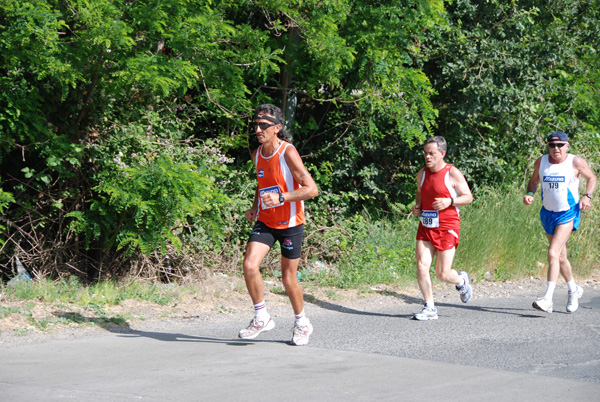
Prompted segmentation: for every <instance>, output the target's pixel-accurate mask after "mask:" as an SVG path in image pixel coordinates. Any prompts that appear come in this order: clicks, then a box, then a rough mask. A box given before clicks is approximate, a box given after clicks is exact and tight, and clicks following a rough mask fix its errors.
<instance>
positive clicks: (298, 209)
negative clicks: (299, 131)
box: [254, 141, 304, 229]
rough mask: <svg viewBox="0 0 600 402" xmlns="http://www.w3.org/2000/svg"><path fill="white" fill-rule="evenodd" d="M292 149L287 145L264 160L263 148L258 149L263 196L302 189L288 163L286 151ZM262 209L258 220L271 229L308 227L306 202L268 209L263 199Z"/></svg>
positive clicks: (257, 167) (284, 143) (285, 143)
mask: <svg viewBox="0 0 600 402" xmlns="http://www.w3.org/2000/svg"><path fill="white" fill-rule="evenodd" d="M288 147H293V145H292V144H290V143H288V142H285V141H284V142H283V143H282V144H281V145H280V146H279V148H278V149H277V151H276V152H275V153H274V154H273V155H271V156H269V157H264V156H263V154H262V149H263V147H262V145H261V146H260V147H259V148H258V151H257V152H256V157H255V160H254V165H255V166H256V175H257V177H258V191H259V195H261V194H264V193H277V194H282V193H286V192H289V191H294V190H297V189H299V188H300V187H301V185H300V183H298V182H297V181H296V179H295V178H294V175H293V174H292V171H291V170H290V168H289V166H288V164H287V162H286V161H285V150H286V149H287V148H288ZM258 205H259V208H258V217H257V219H258V220H259V221H261V222H262V223H264V224H265V225H267V226H268V227H270V228H273V229H286V228H292V227H295V226H298V225H301V224H303V223H304V202H303V201H294V202H284V203H283V204H278V205H275V206H274V207H267V206H266V205H264V204H263V202H262V201H261V200H260V199H259V203H258Z"/></svg>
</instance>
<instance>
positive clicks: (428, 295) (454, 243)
mask: <svg viewBox="0 0 600 402" xmlns="http://www.w3.org/2000/svg"><path fill="white" fill-rule="evenodd" d="M423 149H424V151H425V167H424V168H423V169H421V170H420V171H419V173H418V174H417V194H416V204H415V206H414V207H413V209H412V213H413V215H414V216H420V217H421V221H420V222H419V229H418V231H417V246H416V256H417V282H418V283H419V288H420V289H421V293H422V294H423V299H425V305H424V306H423V310H422V311H421V312H420V313H418V314H415V315H414V318H415V319H417V320H419V321H428V320H437V319H438V314H437V309H436V308H435V305H434V302H433V286H432V283H431V276H430V274H429V269H430V267H431V263H432V261H433V256H436V262H435V273H436V275H437V277H438V278H439V279H440V280H441V281H444V282H447V283H451V284H453V285H455V286H456V289H457V290H458V291H459V293H460V299H461V300H462V301H463V302H464V303H466V302H468V301H469V300H470V299H471V297H472V295H473V290H472V288H471V284H470V281H469V274H467V272H465V271H461V272H460V274H459V273H458V272H456V271H455V270H454V269H452V262H453V261H454V254H455V253H456V248H457V247H458V242H459V237H460V211H459V209H458V207H460V206H463V205H467V204H470V203H471V202H473V195H472V194H471V189H470V188H469V185H468V184H467V181H466V180H465V177H464V176H463V174H462V173H461V172H460V170H458V169H457V168H456V167H454V166H452V165H450V164H448V163H446V162H444V156H446V152H447V149H448V146H447V144H446V140H445V139H444V137H441V136H436V137H432V138H428V139H427V140H426V141H425V144H424V147H423Z"/></svg>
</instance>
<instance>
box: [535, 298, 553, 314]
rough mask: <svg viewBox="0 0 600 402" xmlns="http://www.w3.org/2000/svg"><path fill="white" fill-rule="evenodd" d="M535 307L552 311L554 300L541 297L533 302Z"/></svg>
mask: <svg viewBox="0 0 600 402" xmlns="http://www.w3.org/2000/svg"><path fill="white" fill-rule="evenodd" d="M533 308H535V309H537V310H540V311H543V312H545V313H551V312H552V300H547V299H545V298H543V297H542V298H539V299H537V300H536V301H534V302H533Z"/></svg>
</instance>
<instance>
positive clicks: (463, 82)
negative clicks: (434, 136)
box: [425, 0, 600, 186]
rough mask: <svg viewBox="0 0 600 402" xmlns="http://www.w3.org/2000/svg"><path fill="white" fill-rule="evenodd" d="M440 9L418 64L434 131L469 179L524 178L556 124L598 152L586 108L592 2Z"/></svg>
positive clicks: (470, 1)
mask: <svg viewBox="0 0 600 402" xmlns="http://www.w3.org/2000/svg"><path fill="white" fill-rule="evenodd" d="M447 11H448V23H449V28H448V29H447V30H445V31H444V32H443V34H442V36H441V38H440V37H438V36H436V37H433V38H432V39H431V40H432V41H433V43H434V44H437V46H435V45H432V46H430V48H431V49H433V53H431V54H430V58H431V61H430V62H428V63H427V65H426V68H425V71H426V72H427V74H428V76H429V77H431V79H432V83H433V85H434V87H435V88H436V90H437V92H438V95H437V96H435V97H434V105H435V106H436V107H437V108H438V110H439V111H440V118H439V120H438V123H439V124H438V132H439V133H440V134H442V135H445V136H446V137H448V139H449V141H450V143H451V144H452V145H453V148H454V149H453V150H452V151H454V152H453V156H454V157H455V161H456V163H458V164H460V166H461V168H462V169H463V171H464V172H465V173H466V175H467V177H468V178H469V179H470V180H471V182H472V183H473V184H474V185H475V186H478V185H484V184H490V183H493V184H501V183H503V182H505V181H506V182H513V181H515V180H519V178H522V177H523V173H524V172H526V168H527V166H528V165H529V164H530V163H532V161H533V160H534V159H535V158H536V157H537V156H538V155H539V152H540V147H541V146H542V144H544V138H545V136H546V135H547V134H548V133H550V132H553V131H556V130H562V131H566V132H568V133H569V134H571V135H572V136H573V137H574V138H575V139H577V138H582V139H586V143H588V144H590V145H591V146H592V148H594V149H596V150H597V149H598V147H599V146H600V143H599V142H598V141H597V139H598V136H597V135H596V134H593V133H596V132H597V131H598V130H597V128H598V126H597V119H596V118H595V117H594V116H593V114H588V113H587V112H588V111H589V103H588V102H589V101H590V99H593V97H594V96H595V95H592V97H591V98H590V97H588V95H590V94H592V93H597V88H598V84H599V82H598V81H597V74H596V73H595V72H594V71H595V70H597V65H598V57H597V55H596V52H595V51H590V49H592V48H594V49H595V48H597V44H598V35H597V32H598V28H599V25H598V2H597V1H592V2H569V1H562V0H559V1H540V0H536V1H513V2H503V1H494V0H492V1H486V2H481V1H474V0H457V1H453V2H451V3H448V6H447ZM440 41H441V42H440ZM594 44H596V46H594ZM592 135H593V138H595V143H594V144H593V145H592V144H591V143H590V142H589V141H588V140H589V137H590V136H592ZM575 141H577V140H575Z"/></svg>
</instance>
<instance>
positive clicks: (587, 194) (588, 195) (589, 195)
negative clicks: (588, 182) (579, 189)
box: [584, 193, 593, 200]
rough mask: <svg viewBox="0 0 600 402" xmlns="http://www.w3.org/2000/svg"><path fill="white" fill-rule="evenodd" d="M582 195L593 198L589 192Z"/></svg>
mask: <svg viewBox="0 0 600 402" xmlns="http://www.w3.org/2000/svg"><path fill="white" fill-rule="evenodd" d="M584 195H585V196H586V197H587V198H589V199H590V200H591V199H592V198H593V197H592V195H591V194H589V193H585V194H584Z"/></svg>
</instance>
